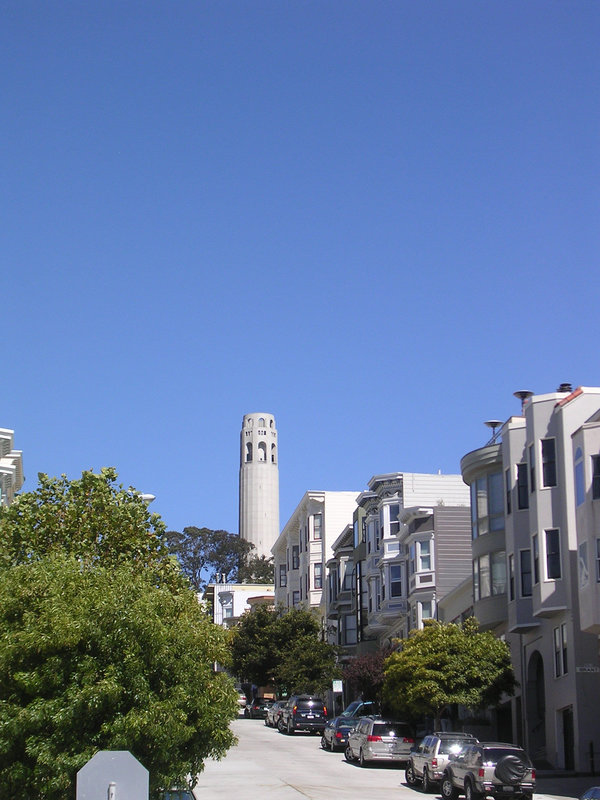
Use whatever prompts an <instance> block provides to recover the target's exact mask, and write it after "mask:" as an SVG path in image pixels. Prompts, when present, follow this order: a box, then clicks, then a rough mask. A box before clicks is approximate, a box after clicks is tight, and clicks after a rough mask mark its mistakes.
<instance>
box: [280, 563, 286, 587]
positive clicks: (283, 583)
mask: <svg viewBox="0 0 600 800" xmlns="http://www.w3.org/2000/svg"><path fill="white" fill-rule="evenodd" d="M279 585H280V586H281V587H282V588H283V587H285V586H287V570H286V568H285V564H280V565H279Z"/></svg>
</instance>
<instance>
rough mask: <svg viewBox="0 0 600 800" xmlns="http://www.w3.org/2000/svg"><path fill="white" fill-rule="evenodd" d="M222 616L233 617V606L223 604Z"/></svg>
mask: <svg viewBox="0 0 600 800" xmlns="http://www.w3.org/2000/svg"><path fill="white" fill-rule="evenodd" d="M223 617H224V618H225V619H231V617H233V606H224V608H223Z"/></svg>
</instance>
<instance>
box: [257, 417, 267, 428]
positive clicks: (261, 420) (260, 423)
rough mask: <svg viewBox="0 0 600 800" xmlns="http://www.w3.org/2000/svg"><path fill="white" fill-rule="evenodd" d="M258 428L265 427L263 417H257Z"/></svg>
mask: <svg viewBox="0 0 600 800" xmlns="http://www.w3.org/2000/svg"><path fill="white" fill-rule="evenodd" d="M258 427H259V428H264V427H265V418H264V417H259V418H258Z"/></svg>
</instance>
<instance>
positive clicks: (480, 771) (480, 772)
mask: <svg viewBox="0 0 600 800" xmlns="http://www.w3.org/2000/svg"><path fill="white" fill-rule="evenodd" d="M477 774H478V775H479V777H480V778H484V777H485V770H484V768H483V767H479V772H478V773H477Z"/></svg>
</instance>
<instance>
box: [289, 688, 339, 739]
mask: <svg viewBox="0 0 600 800" xmlns="http://www.w3.org/2000/svg"><path fill="white" fill-rule="evenodd" d="M326 724H327V708H326V707H325V703H324V702H323V700H322V699H321V698H320V697H316V696H315V695H309V694H300V695H297V694H296V695H292V696H291V697H290V698H289V700H288V701H287V703H286V704H285V705H284V707H283V708H282V710H281V716H280V717H279V722H278V723H277V727H278V728H279V730H280V732H281V733H289V734H291V733H295V732H296V731H312V733H321V732H322V730H323V728H324V727H325V725H326Z"/></svg>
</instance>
